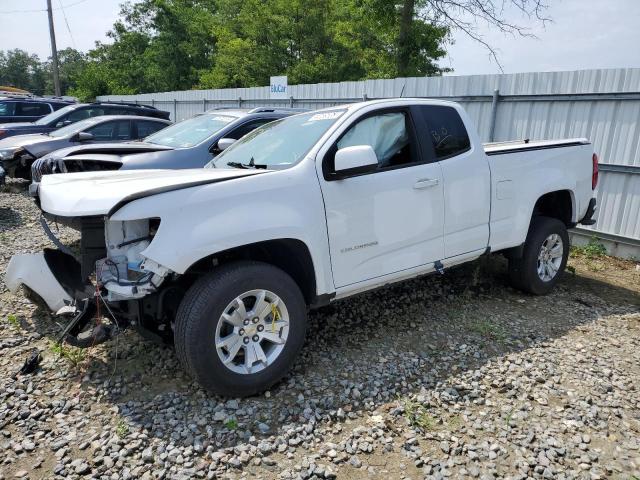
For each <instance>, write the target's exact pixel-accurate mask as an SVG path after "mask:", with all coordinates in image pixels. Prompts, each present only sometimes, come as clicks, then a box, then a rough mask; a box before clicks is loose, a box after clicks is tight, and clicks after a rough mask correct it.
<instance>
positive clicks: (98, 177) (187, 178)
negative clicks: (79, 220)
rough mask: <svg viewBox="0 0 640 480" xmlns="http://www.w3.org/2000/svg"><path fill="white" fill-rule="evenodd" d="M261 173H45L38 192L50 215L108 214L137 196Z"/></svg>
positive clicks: (41, 204) (223, 171)
mask: <svg viewBox="0 0 640 480" xmlns="http://www.w3.org/2000/svg"><path fill="white" fill-rule="evenodd" d="M262 173H266V171H265V170H243V169H235V168H225V169H209V168H206V169H203V168H196V169H190V170H125V171H117V172H103V173H99V172H85V173H71V174H56V175H45V176H44V177H43V178H42V182H41V183H40V187H39V191H38V194H39V197H40V207H41V208H42V210H43V211H45V212H47V213H49V214H51V215H57V216H61V217H85V216H92V215H107V214H109V212H111V211H112V210H113V209H114V207H117V206H121V205H123V204H124V202H127V201H130V200H134V199H136V198H142V197H146V196H149V195H154V194H157V193H164V192H168V191H171V190H179V189H182V188H189V187H195V186H198V185H206V184H209V183H217V182H222V181H228V180H233V179H235V178H241V177H247V176H251V175H259V174H262Z"/></svg>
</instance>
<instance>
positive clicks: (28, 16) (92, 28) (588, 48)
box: [0, 0, 640, 75]
mask: <svg viewBox="0 0 640 480" xmlns="http://www.w3.org/2000/svg"><path fill="white" fill-rule="evenodd" d="M121 2H122V0H52V3H53V7H54V9H55V10H54V21H55V30H56V37H57V44H58V49H62V48H65V47H75V48H77V49H79V50H82V51H87V50H89V49H90V48H92V47H93V46H94V44H95V42H96V41H106V40H107V37H106V32H107V31H108V30H109V29H110V27H111V26H112V25H113V22H114V21H115V20H116V18H117V17H118V12H119V4H120V3H121ZM496 2H498V3H499V2H501V0H496ZM546 3H547V4H549V5H550V8H549V9H548V10H547V16H549V17H551V18H552V20H553V22H552V23H548V24H547V25H546V26H543V25H542V24H540V23H537V22H535V21H533V20H531V19H528V18H526V17H522V16H521V15H520V14H519V13H518V12H516V11H515V9H508V10H507V11H506V15H507V18H508V19H509V20H510V21H512V22H514V23H517V24H519V25H523V26H526V27H528V28H529V31H530V33H532V34H534V35H536V37H537V39H533V38H521V37H518V36H515V37H514V36H510V35H505V34H502V33H499V32H496V31H495V28H491V27H489V26H487V25H483V24H481V23H478V25H477V32H478V33H479V34H480V35H482V36H483V38H484V39H485V40H486V41H487V42H488V43H490V44H491V45H492V46H493V47H494V48H495V49H496V50H497V52H498V57H499V60H500V63H501V64H502V67H503V69H504V72H505V73H515V72H531V71H557V70H579V69H587V68H619V67H638V68H640V0H546ZM61 6H62V7H64V9H62V8H61ZM45 8H46V1H45V0H0V50H7V49H12V48H21V49H23V50H27V51H29V52H31V53H36V54H38V55H39V56H40V58H43V59H44V58H46V57H48V56H49V55H50V50H49V34H48V29H47V14H46V11H44V9H45ZM63 11H64V14H66V21H65V18H64V15H63ZM67 23H68V28H67ZM70 32H71V33H70ZM453 40H454V43H453V44H452V45H449V46H448V47H447V50H448V54H447V57H446V58H445V59H443V60H442V61H441V62H440V65H441V66H444V67H449V68H453V70H454V71H453V72H452V73H451V74H452V75H475V74H484V73H500V70H499V67H498V66H497V64H496V63H495V62H494V61H493V60H492V59H491V57H490V55H489V54H488V52H487V50H486V49H485V48H484V47H483V46H481V45H480V44H478V43H477V42H475V41H473V40H471V39H469V38H468V37H467V36H466V35H465V34H464V33H462V32H454V34H453ZM274 73H277V72H274Z"/></svg>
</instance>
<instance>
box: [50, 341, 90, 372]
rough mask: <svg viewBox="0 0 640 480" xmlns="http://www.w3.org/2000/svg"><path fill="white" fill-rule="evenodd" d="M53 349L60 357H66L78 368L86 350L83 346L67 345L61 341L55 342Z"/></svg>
mask: <svg viewBox="0 0 640 480" xmlns="http://www.w3.org/2000/svg"><path fill="white" fill-rule="evenodd" d="M51 351H52V352H53V353H55V354H56V355H57V356H58V357H59V358H64V359H65V360H66V361H67V362H69V364H71V366H73V367H74V368H78V366H79V365H80V364H81V363H82V361H83V360H84V358H85V351H84V350H83V349H82V348H76V347H67V346H66V345H62V344H60V343H53V344H52V345H51Z"/></svg>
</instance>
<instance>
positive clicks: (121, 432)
mask: <svg viewBox="0 0 640 480" xmlns="http://www.w3.org/2000/svg"><path fill="white" fill-rule="evenodd" d="M128 434H129V425H127V422H125V421H124V420H123V419H122V418H121V419H120V420H118V424H117V425H116V435H118V437H120V438H124V437H126V436H127V435H128Z"/></svg>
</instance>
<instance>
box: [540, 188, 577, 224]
mask: <svg viewBox="0 0 640 480" xmlns="http://www.w3.org/2000/svg"><path fill="white" fill-rule="evenodd" d="M542 215H543V216H545V217H551V218H557V219H558V220H560V221H561V222H562V223H564V224H565V225H566V226H567V227H571V226H573V202H572V201H571V193H570V192H569V190H558V191H556V192H549V193H545V194H544V195H543V196H541V197H540V198H539V199H538V201H537V202H536V204H535V206H534V207H533V217H536V216H542Z"/></svg>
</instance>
